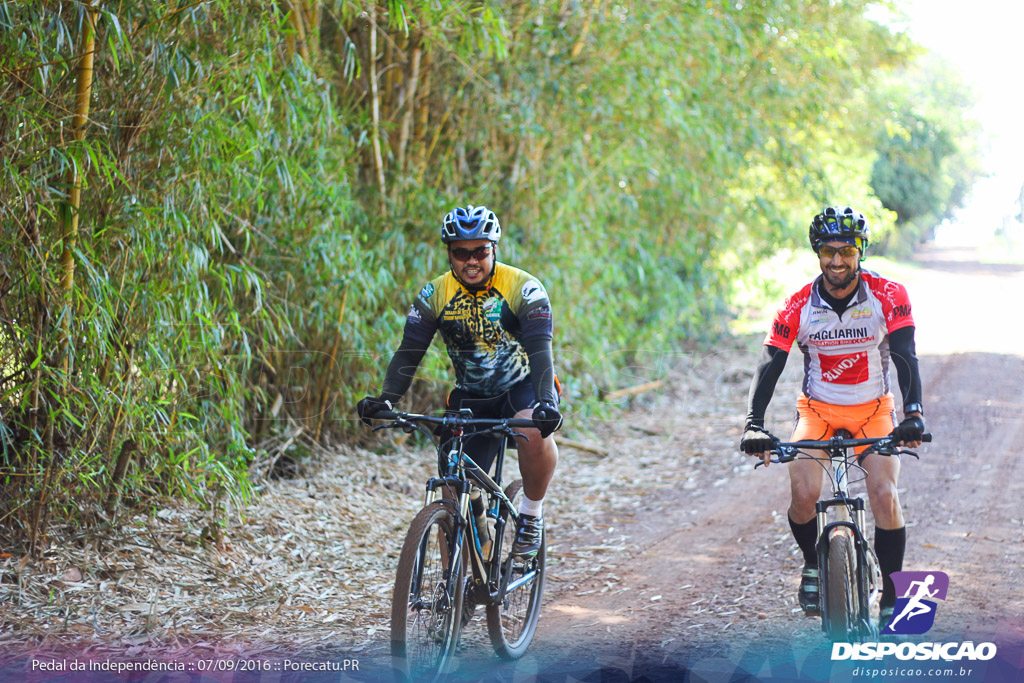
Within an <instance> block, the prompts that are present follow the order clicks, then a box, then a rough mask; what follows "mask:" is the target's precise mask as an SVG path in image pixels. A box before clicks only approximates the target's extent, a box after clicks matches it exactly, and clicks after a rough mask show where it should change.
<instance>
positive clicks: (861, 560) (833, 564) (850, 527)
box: [754, 430, 932, 641]
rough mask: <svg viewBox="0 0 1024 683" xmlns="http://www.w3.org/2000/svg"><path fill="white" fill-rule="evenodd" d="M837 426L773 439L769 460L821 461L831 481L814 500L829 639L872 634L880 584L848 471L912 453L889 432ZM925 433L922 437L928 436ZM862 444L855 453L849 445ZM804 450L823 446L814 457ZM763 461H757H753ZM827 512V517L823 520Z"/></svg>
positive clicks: (820, 593) (875, 634)
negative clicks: (867, 434)
mask: <svg viewBox="0 0 1024 683" xmlns="http://www.w3.org/2000/svg"><path fill="white" fill-rule="evenodd" d="M851 436H852V435H851V434H850V432H848V431H846V430H837V431H836V433H835V435H834V436H833V437H832V438H831V439H828V440H827V441H793V442H783V441H776V442H775V445H774V447H773V448H772V451H771V452H772V453H773V454H775V455H776V456H777V457H775V458H772V462H792V461H794V460H796V459H797V458H806V459H811V460H814V461H815V462H817V463H818V464H820V465H821V467H822V469H823V470H824V471H825V473H826V474H827V475H828V478H829V480H830V481H831V483H832V497H831V498H828V499H822V500H819V501H818V502H817V503H816V504H815V511H816V513H817V521H818V542H817V546H816V548H817V551H818V571H819V577H818V582H819V585H818V596H819V598H820V600H821V629H822V631H824V632H825V635H826V636H828V637H829V638H830V639H832V640H834V641H851V640H852V641H861V640H876V639H877V637H878V629H877V628H876V627H875V624H874V620H873V619H872V618H871V609H872V607H873V606H874V605H875V604H877V601H878V599H879V597H880V595H881V590H882V574H881V572H880V571H879V568H878V558H876V557H875V552H874V550H872V548H871V545H870V544H869V543H868V541H867V539H866V538H865V537H864V526H865V512H864V499H863V498H860V497H857V496H851V495H850V488H849V487H850V477H851V474H854V473H856V472H860V473H861V474H862V475H863V476H862V477H861V478H860V479H858V480H857V481H860V480H861V479H863V478H864V477H866V476H867V472H865V471H864V468H863V467H861V463H862V462H863V461H864V458H865V457H867V456H868V455H870V454H872V453H875V454H878V455H887V456H892V455H895V456H900V455H912V456H913V457H915V458H916V457H918V456H917V454H916V453H914V452H913V451H910V450H906V449H904V448H900V447H899V446H896V445H895V444H894V443H893V441H892V438H891V437H888V436H884V437H878V438H870V439H853V438H850V437H851ZM931 440H932V435H931V434H925V435H924V438H923V441H931ZM856 446H867V447H868V448H866V449H864V450H863V451H862V452H861V453H860V454H859V455H854V454H853V453H852V452H851V450H850V449H852V448H854V447H856ZM808 450H817V451H825V453H826V457H824V458H822V457H817V456H814V455H811V454H810V453H807V452H806V451H808ZM761 464H763V463H757V464H756V465H755V466H754V467H755V468H756V467H757V466H758V465H761ZM830 511H831V512H832V517H833V520H832V521H829V513H830Z"/></svg>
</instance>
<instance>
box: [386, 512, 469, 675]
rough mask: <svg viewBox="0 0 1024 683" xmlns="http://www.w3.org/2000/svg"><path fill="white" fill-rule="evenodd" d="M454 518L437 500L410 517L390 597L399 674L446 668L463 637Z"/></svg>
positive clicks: (393, 647) (436, 671) (442, 671)
mask: <svg viewBox="0 0 1024 683" xmlns="http://www.w3.org/2000/svg"><path fill="white" fill-rule="evenodd" d="M454 544H455V517H454V515H453V514H452V511H451V508H450V506H448V505H445V504H444V503H442V502H440V501H438V502H434V503H431V504H430V505H428V506H426V507H425V508H423V509H422V510H420V511H419V513H418V514H417V515H416V517H415V518H414V519H413V521H412V525H411V526H410V527H409V531H408V533H407V534H406V536H405V542H404V543H403V544H402V553H401V555H400V557H399V559H398V572H397V576H396V577H395V592H394V594H393V596H392V601H391V658H392V663H393V665H394V667H395V670H396V672H397V673H398V674H399V678H400V679H405V680H409V681H421V680H428V681H430V680H436V679H438V678H440V677H441V676H442V675H444V674H445V673H447V670H448V668H450V667H449V665H450V661H451V657H452V654H453V653H454V651H455V646H456V644H457V643H458V640H459V628H460V617H461V614H462V599H463V593H464V587H465V586H464V583H465V582H464V581H463V580H462V579H463V576H464V573H465V570H464V568H465V562H464V561H463V559H462V556H461V554H459V556H458V558H457V559H456V560H455V562H454V564H455V566H454V567H452V566H450V565H451V564H452V556H453V553H452V548H454Z"/></svg>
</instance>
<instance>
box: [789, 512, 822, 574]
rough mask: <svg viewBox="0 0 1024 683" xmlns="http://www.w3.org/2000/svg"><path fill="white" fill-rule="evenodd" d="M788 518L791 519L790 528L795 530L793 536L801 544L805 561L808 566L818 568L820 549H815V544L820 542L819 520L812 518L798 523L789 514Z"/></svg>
mask: <svg viewBox="0 0 1024 683" xmlns="http://www.w3.org/2000/svg"><path fill="white" fill-rule="evenodd" d="M786 518H787V519H789V528H790V530H791V531H792V532H793V538H795V539H796V544H797V545H798V546H800V551H801V552H803V554H804V563H805V564H806V565H807V566H808V567H815V568H817V566H818V551H817V550H815V549H814V546H815V544H816V543H817V542H818V520H817V519H815V518H812V519H811V521H809V522H804V523H803V524H797V523H796V522H794V521H793V519H792V518H791V517H789V515H786Z"/></svg>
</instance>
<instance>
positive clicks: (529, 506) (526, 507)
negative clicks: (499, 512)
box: [519, 493, 544, 517]
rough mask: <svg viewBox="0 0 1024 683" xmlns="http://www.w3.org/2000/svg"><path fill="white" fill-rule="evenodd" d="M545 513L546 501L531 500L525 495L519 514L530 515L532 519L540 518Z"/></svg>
mask: <svg viewBox="0 0 1024 683" xmlns="http://www.w3.org/2000/svg"><path fill="white" fill-rule="evenodd" d="M543 513H544V501H543V500H530V499H529V498H528V497H527V495H526V494H525V493H524V494H523V502H522V504H521V505H520V506H519V514H521V515H530V516H531V517H540V516H541V515H542V514H543Z"/></svg>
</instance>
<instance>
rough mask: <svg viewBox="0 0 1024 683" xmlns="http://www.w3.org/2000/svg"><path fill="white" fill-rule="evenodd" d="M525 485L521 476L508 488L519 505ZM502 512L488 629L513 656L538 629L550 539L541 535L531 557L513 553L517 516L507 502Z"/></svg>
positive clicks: (498, 648)
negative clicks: (498, 561) (496, 589)
mask: <svg viewBox="0 0 1024 683" xmlns="http://www.w3.org/2000/svg"><path fill="white" fill-rule="evenodd" d="M522 488H523V482H522V480H520V479H517V480H515V481H514V482H512V483H511V484H509V485H508V487H507V488H506V489H505V495H506V496H507V497H508V499H509V500H510V501H512V504H513V505H515V506H516V508H517V509H518V508H519V505H520V503H521V502H522V499H523V496H522ZM499 514H500V515H501V518H502V520H504V522H505V525H504V530H503V531H502V535H501V545H500V546H499V547H500V549H501V558H500V559H501V565H500V568H499V569H500V574H499V580H498V585H499V595H498V599H497V600H496V601H491V602H489V603H488V604H487V632H488V634H489V635H490V637H491V645H493V646H494V651H495V652H497V653H498V656H499V657H501V658H502V659H509V660H511V659H519V658H520V657H522V656H523V655H524V654H525V653H526V649H527V648H528V647H530V642H531V641H532V640H533V634H534V633H535V632H536V630H537V620H538V619H539V618H540V603H541V598H542V597H543V595H544V560H545V556H546V550H545V546H546V544H547V539H546V538H542V539H541V544H540V550H539V551H538V552H537V555H536V556H535V557H533V558H532V559H530V560H525V561H524V560H519V559H516V558H514V557H512V543H513V542H514V541H515V534H516V528H515V527H516V524H515V520H514V519H512V515H511V512H510V511H509V509H508V508H506V507H505V506H504V505H503V506H502V508H501V512H500V513H499ZM545 536H546V534H545Z"/></svg>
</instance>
